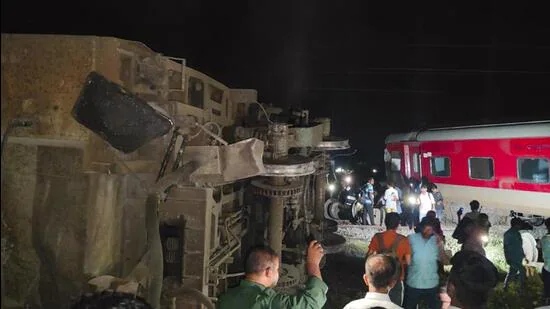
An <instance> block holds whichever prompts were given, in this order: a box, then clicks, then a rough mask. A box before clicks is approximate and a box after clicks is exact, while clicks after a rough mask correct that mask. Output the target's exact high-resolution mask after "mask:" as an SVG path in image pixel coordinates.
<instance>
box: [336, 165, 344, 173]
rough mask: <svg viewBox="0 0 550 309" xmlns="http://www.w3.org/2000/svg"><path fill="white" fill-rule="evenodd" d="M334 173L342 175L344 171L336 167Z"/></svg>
mask: <svg viewBox="0 0 550 309" xmlns="http://www.w3.org/2000/svg"><path fill="white" fill-rule="evenodd" d="M335 172H336V173H339V174H340V173H343V172H344V169H343V168H341V167H337V168H336V170H335Z"/></svg>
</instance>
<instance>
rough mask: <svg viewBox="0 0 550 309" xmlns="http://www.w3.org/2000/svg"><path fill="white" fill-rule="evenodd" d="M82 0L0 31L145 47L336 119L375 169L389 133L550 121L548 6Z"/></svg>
mask: <svg viewBox="0 0 550 309" xmlns="http://www.w3.org/2000/svg"><path fill="white" fill-rule="evenodd" d="M79 2H81V3H79ZM79 2H77V1H73V2H70V3H69V4H62V3H60V4H56V3H55V2H52V1H41V2H37V3H32V2H28V1H13V0H9V1H8V0H2V1H1V6H2V8H1V9H2V10H1V15H2V17H1V23H2V32H11V33H54V34H87V35H99V36H115V37H119V38H123V39H129V40H137V41H141V42H143V43H145V44H146V45H148V46H149V47H150V48H152V49H153V50H155V51H157V52H160V53H163V54H165V55H168V56H175V57H182V58H186V59H187V63H188V65H189V66H191V67H193V68H196V69H198V70H200V71H202V72H205V73H206V74H208V75H210V76H212V77H214V78H216V79H217V80H219V81H221V82H222V83H224V84H226V85H227V86H229V87H232V88H254V89H258V91H259V95H260V101H261V102H264V103H272V104H274V105H278V106H282V107H291V106H294V107H301V108H306V109H309V110H310V113H311V114H312V115H314V116H327V117H331V118H332V119H333V132H334V134H335V135H338V136H347V137H349V138H350V141H351V143H352V146H353V147H354V148H357V149H358V150H359V151H358V153H357V154H356V155H355V156H353V158H354V159H355V160H354V161H356V162H359V161H363V162H364V164H365V165H366V166H374V165H382V154H383V153H382V151H383V147H384V144H383V140H384V138H385V136H386V135H388V134H390V133H395V132H400V131H411V130H413V129H419V128H426V127H434V126H443V125H447V124H453V125H454V124H475V123H490V122H504V121H523V120H540V119H550V92H549V90H550V18H549V15H548V10H547V9H546V6H545V5H544V3H545V1H496V0H495V1H472V2H471V3H470V2H453V4H452V5H453V6H451V4H449V3H447V1H370V0H369V1H320V0H319V1H298V0H296V1H269V2H268V1H252V0H250V1H217V2H212V1H200V0H196V1H185V0H181V1H134V2H129V1H114V0H113V1H79Z"/></svg>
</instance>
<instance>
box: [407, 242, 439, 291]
mask: <svg viewBox="0 0 550 309" xmlns="http://www.w3.org/2000/svg"><path fill="white" fill-rule="evenodd" d="M436 237H437V236H435V235H434V236H431V237H430V238H429V239H424V238H423V237H422V234H421V233H415V234H411V235H409V242H410V245H411V249H412V258H411V265H410V266H409V269H408V270H409V273H408V276H407V284H408V285H409V286H410V287H413V288H417V289H431V288H434V287H436V286H437V285H438V284H439V274H438V273H437V260H438V257H439V249H438V247H437V241H436Z"/></svg>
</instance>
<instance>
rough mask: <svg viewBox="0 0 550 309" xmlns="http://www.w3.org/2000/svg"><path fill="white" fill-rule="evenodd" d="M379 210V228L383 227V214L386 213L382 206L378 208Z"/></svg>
mask: <svg viewBox="0 0 550 309" xmlns="http://www.w3.org/2000/svg"><path fill="white" fill-rule="evenodd" d="M378 210H380V226H382V225H384V214H385V213H386V207H385V206H382V207H380V208H378Z"/></svg>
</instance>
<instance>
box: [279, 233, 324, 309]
mask: <svg viewBox="0 0 550 309" xmlns="http://www.w3.org/2000/svg"><path fill="white" fill-rule="evenodd" d="M323 255H324V250H323V247H322V246H321V244H320V243H319V242H317V241H315V240H314V241H311V242H310V243H309V246H308V250H307V260H306V270H307V273H308V275H309V276H310V278H309V280H308V281H307V282H306V287H305V288H304V289H303V290H301V291H300V292H299V293H298V294H297V295H292V296H291V295H285V294H277V295H276V296H275V298H274V299H273V302H272V303H271V308H286V309H321V308H322V307H323V306H324V304H325V303H326V301H327V296H326V293H327V291H328V286H327V285H326V284H325V283H324V282H323V278H322V276H321V268H320V266H319V264H320V262H321V259H322V258H323Z"/></svg>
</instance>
